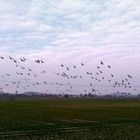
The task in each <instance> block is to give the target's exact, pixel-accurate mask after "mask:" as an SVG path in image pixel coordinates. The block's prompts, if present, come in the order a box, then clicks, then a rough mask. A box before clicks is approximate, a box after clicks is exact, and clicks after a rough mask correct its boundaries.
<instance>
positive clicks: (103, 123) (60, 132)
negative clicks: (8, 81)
mask: <svg viewBox="0 0 140 140" xmlns="http://www.w3.org/2000/svg"><path fill="white" fill-rule="evenodd" d="M3 139H4V140H5V139H6V140H22V139H23V140H24V139H25V140H28V139H29V140H30V139H31V140H140V100H139V99H45V100H44V99H42V100H41V99H39V100H37V99H32V100H20V101H19V100H17V101H8V100H7V101H0V140H3Z"/></svg>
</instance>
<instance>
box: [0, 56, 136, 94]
mask: <svg viewBox="0 0 140 140" xmlns="http://www.w3.org/2000/svg"><path fill="white" fill-rule="evenodd" d="M0 59H1V60H0V61H7V60H6V59H9V60H10V61H11V62H13V64H14V66H15V68H16V71H14V74H13V75H16V77H17V78H16V79H18V80H14V81H13V80H11V81H9V80H7V79H8V78H9V77H12V74H11V73H5V74H2V75H1V78H5V80H0V81H1V82H2V83H5V87H1V88H0V90H1V91H3V89H4V88H8V87H9V86H14V85H15V89H16V90H15V92H16V93H18V91H19V89H22V91H23V92H27V91H29V90H31V89H34V87H36V88H38V86H42V85H43V86H44V93H47V94H48V93H49V94H52V89H49V88H48V86H53V89H55V92H54V93H55V94H66V93H67V94H73V93H74V88H75V87H78V88H79V89H82V91H80V94H93V95H94V94H102V92H108V88H112V89H116V90H117V92H118V93H119V92H121V89H126V91H127V90H128V89H129V90H131V91H136V90H137V89H136V88H134V86H133V85H132V82H131V81H132V79H133V77H132V76H131V75H130V74H126V76H125V78H122V79H120V78H119V80H116V79H117V76H115V74H114V73H112V72H111V69H112V67H111V66H110V65H107V64H105V63H104V62H103V61H100V62H99V63H98V66H96V67H95V68H94V72H93V71H86V69H84V67H86V64H85V63H83V62H81V63H79V64H78V65H73V66H68V65H65V64H60V70H56V71H55V72H54V73H55V77H56V81H57V80H58V79H61V80H62V82H58V81H60V80H58V81H57V82H54V81H49V78H46V73H47V70H46V69H42V70H41V71H40V72H35V69H33V68H29V67H27V66H26V65H24V63H26V62H27V61H28V59H26V58H24V57H22V58H19V59H15V58H13V57H11V56H8V57H3V56H0ZM34 63H36V64H37V67H39V65H40V67H41V65H45V64H46V63H47V62H46V61H44V60H42V59H35V60H34ZM81 69H84V71H83V73H82V74H80V73H81V72H80V70H81ZM107 69H108V70H109V71H108V73H107V74H106V71H107ZM74 70H77V71H76V72H75V71H74ZM42 74H43V77H44V79H47V80H42V81H40V80H38V77H40V76H41V75H42ZM107 75H108V76H107ZM33 77H34V78H36V79H32V78H33ZM115 77H116V78H115ZM64 79H65V80H64ZM73 80H74V81H76V80H77V83H78V84H74V83H75V82H74V81H73ZM82 80H83V81H86V84H84V85H80V83H81V82H80V81H82ZM48 81H49V82H48ZM64 81H65V82H64ZM102 83H106V85H105V86H104V85H102ZM102 88H103V89H104V91H102Z"/></svg>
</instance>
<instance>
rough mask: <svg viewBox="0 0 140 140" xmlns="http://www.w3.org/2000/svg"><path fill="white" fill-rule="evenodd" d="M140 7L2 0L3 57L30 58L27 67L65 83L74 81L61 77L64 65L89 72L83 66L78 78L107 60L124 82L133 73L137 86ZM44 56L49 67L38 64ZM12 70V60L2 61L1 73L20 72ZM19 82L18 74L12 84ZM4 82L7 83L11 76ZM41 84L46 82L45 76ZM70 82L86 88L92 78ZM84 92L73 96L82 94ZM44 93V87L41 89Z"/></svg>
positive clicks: (122, 0)
mask: <svg viewBox="0 0 140 140" xmlns="http://www.w3.org/2000/svg"><path fill="white" fill-rule="evenodd" d="M139 9H140V1H139V0H106V1H103V0H39V1H38V0H0V19H1V22H0V55H1V56H4V57H5V58H7V59H8V56H9V55H10V56H13V57H14V58H15V59H19V58H20V57H23V56H24V57H26V58H27V59H28V61H27V62H26V63H25V64H24V66H25V67H30V68H32V69H34V70H35V71H39V70H40V71H41V70H42V69H45V70H47V72H48V76H47V79H49V80H50V81H52V82H56V81H59V82H62V83H67V81H68V80H64V79H63V78H62V79H61V78H58V77H57V76H56V72H57V70H58V71H61V67H60V65H61V64H62V63H63V64H65V65H67V66H69V67H71V66H72V65H79V64H80V63H81V62H83V63H84V64H85V69H84V70H81V67H80V66H79V69H78V71H77V74H79V73H80V74H85V72H86V71H88V70H90V71H94V70H95V69H96V67H97V66H98V65H99V64H100V61H104V63H105V64H106V65H108V64H109V65H111V66H112V72H113V73H115V74H116V77H117V78H118V80H119V79H120V78H121V77H122V76H124V75H127V74H130V75H132V76H133V79H132V80H133V81H132V83H133V85H135V86H139V83H140V74H139V71H140V47H139V45H140V10H139ZM40 58H41V59H43V60H44V61H45V62H47V64H46V65H45V66H46V67H45V66H44V64H43V65H39V66H38V65H36V64H34V59H40ZM21 64H22V63H21ZM12 66H13V64H11V63H10V61H9V60H8V61H7V62H5V61H4V62H2V60H1V62H0V67H2V69H1V70H0V72H1V75H3V74H4V72H7V73H8V72H9V70H10V72H11V73H14V72H15V71H16V68H15V67H14V66H13V67H12ZM105 71H107V70H106V69H105ZM71 73H74V72H73V71H72V70H71ZM106 75H107V74H106ZM56 77H57V78H56ZM18 78H19V77H17V76H16V75H15V76H14V77H13V78H12V79H10V80H18ZM2 80H3V82H1V84H2V83H4V84H5V82H4V81H6V80H9V77H6V78H5V79H2ZM40 80H45V79H44V77H41V76H40ZM33 81H34V80H31V81H30V82H33ZM70 82H72V83H75V84H77V85H81V84H84V85H86V83H87V79H86V80H84V81H81V80H78V81H74V82H73V81H70ZM107 84H108V83H106V82H103V85H107ZM3 86H4V85H3ZM79 88H81V87H80V86H79ZM79 88H77V89H75V91H73V93H80V92H81V91H79ZM12 89H13V87H9V88H8V87H6V88H5V90H7V91H11V90H12ZM41 89H43V90H44V87H43V88H37V89H36V90H38V91H41ZM53 89H54V87H53ZM29 90H30V91H32V90H33V88H31V89H29ZM21 91H22V90H21ZM139 91H140V90H139V89H138V91H137V92H139ZM42 92H43V91H42ZM111 92H116V91H113V89H111Z"/></svg>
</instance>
